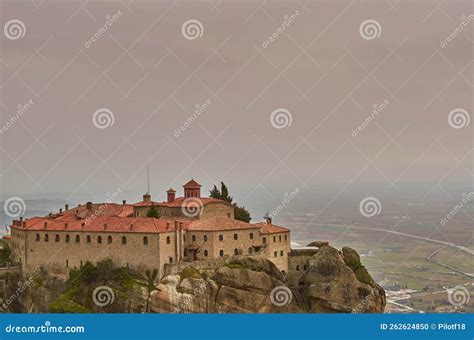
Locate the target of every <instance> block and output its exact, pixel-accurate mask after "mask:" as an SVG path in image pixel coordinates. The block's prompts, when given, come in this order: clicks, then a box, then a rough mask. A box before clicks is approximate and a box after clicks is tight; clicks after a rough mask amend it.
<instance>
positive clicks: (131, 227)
mask: <svg viewBox="0 0 474 340" xmlns="http://www.w3.org/2000/svg"><path fill="white" fill-rule="evenodd" d="M132 230H133V223H130V231H132Z"/></svg>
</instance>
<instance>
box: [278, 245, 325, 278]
mask: <svg viewBox="0 0 474 340" xmlns="http://www.w3.org/2000/svg"><path fill="white" fill-rule="evenodd" d="M317 252H318V249H292V250H291V251H290V253H289V255H288V275H287V277H286V279H287V281H288V283H289V284H290V285H291V286H294V287H296V286H297V285H298V284H299V279H300V277H301V276H302V275H303V273H304V272H305V271H306V270H307V269H308V268H309V260H310V259H311V257H312V256H313V255H314V254H316V253H317Z"/></svg>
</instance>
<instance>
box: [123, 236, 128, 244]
mask: <svg viewBox="0 0 474 340" xmlns="http://www.w3.org/2000/svg"><path fill="white" fill-rule="evenodd" d="M122 244H127V238H126V237H125V236H122Z"/></svg>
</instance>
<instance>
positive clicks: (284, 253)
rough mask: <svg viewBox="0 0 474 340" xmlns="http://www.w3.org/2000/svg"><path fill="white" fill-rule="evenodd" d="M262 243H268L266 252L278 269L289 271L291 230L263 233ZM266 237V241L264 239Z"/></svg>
mask: <svg viewBox="0 0 474 340" xmlns="http://www.w3.org/2000/svg"><path fill="white" fill-rule="evenodd" d="M261 238H262V243H263V244H265V245H266V247H265V253H266V255H267V258H268V259H269V260H270V261H272V262H273V263H274V264H275V265H276V266H277V267H278V269H280V270H282V271H285V273H288V254H289V252H290V251H291V245H290V232H283V233H275V234H262V236H261ZM264 238H265V242H264V240H263V239H264Z"/></svg>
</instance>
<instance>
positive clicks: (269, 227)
mask: <svg viewBox="0 0 474 340" xmlns="http://www.w3.org/2000/svg"><path fill="white" fill-rule="evenodd" d="M255 225H256V226H259V227H261V228H262V229H260V233H261V234H276V233H286V232H289V231H290V229H287V228H283V227H280V226H277V225H274V224H268V223H266V222H261V223H256V224H255Z"/></svg>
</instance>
